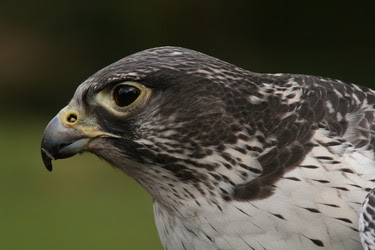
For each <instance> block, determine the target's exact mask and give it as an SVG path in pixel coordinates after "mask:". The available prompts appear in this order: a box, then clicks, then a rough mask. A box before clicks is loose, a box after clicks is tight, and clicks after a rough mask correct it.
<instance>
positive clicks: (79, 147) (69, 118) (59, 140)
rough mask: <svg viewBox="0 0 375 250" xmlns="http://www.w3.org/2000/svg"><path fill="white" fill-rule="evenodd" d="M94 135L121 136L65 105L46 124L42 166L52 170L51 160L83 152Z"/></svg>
mask: <svg viewBox="0 0 375 250" xmlns="http://www.w3.org/2000/svg"><path fill="white" fill-rule="evenodd" d="M96 137H112V138H121V136H117V135H114V134H111V133H107V132H104V131H101V130H100V129H99V128H98V127H97V125H96V124H95V122H93V121H92V120H90V119H88V118H87V117H86V118H85V117H83V116H81V115H80V114H79V112H77V111H76V110H74V109H72V108H71V107H69V106H67V107H65V108H64V109H62V110H61V111H60V113H59V114H57V115H56V116H55V117H54V118H53V119H52V120H51V121H50V122H49V124H48V125H47V127H46V129H45V131H44V134H43V138H42V145H41V153H42V159H43V163H44V166H45V167H46V168H47V169H48V170H49V171H52V160H57V159H63V158H68V157H71V156H73V155H75V154H77V153H80V152H83V151H84V150H85V149H86V148H87V147H86V146H87V145H88V144H89V142H90V140H91V139H93V138H96Z"/></svg>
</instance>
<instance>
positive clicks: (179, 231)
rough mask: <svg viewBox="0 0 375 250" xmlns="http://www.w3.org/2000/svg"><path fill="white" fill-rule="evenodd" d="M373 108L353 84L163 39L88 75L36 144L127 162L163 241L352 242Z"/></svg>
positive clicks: (58, 152)
mask: <svg viewBox="0 0 375 250" xmlns="http://www.w3.org/2000/svg"><path fill="white" fill-rule="evenodd" d="M121 91H122V92H121ZM120 92H121V93H120ZM124 93H125V94H124ZM129 93H130V94H129ZM133 99H134V100H133ZM124 104H125V105H124ZM374 105H375V93H374V91H372V90H370V89H367V88H364V87H359V86H356V85H354V84H346V83H343V82H341V81H338V80H333V79H328V78H322V77H315V76H305V75H293V74H258V73H253V72H249V71H246V70H243V69H241V68H238V67H236V66H233V65H231V64H228V63H226V62H223V61H220V60H218V59H216V58H213V57H209V56H207V55H204V54H202V53H199V52H195V51H192V50H187V49H183V48H177V47H161V48H155V49H150V50H146V51H143V52H140V53H137V54H134V55H131V56H129V57H126V58H124V59H122V60H120V61H118V62H116V63H114V64H112V65H110V66H108V67H106V68H104V69H103V70H101V71H99V72H98V73H96V74H95V75H93V76H92V77H90V78H89V79H88V80H87V81H85V82H84V83H82V84H81V85H80V86H79V87H78V89H77V91H76V93H75V95H74V97H73V99H72V100H71V102H70V103H69V105H68V106H67V107H66V108H64V109H63V110H62V111H61V112H60V113H59V115H58V116H57V117H56V118H54V120H52V121H51V124H50V125H49V126H48V127H47V129H46V132H45V135H44V137H43V140H42V155H43V159H44V161H45V164H46V166H47V167H51V159H58V158H63V157H69V156H72V155H74V154H75V153H78V152H82V151H89V152H92V153H94V154H96V155H98V156H99V157H101V158H104V159H105V160H107V161H108V162H109V163H111V164H112V165H114V166H116V167H117V168H120V169H122V170H123V171H125V172H126V173H128V174H129V175H130V176H132V177H133V178H134V179H136V180H137V181H138V182H139V183H140V184H141V185H142V186H143V187H144V188H145V189H146V190H147V191H148V192H149V193H150V194H151V195H152V196H153V198H154V211H155V219H156V224H157V227H158V231H159V234H160V238H161V241H162V243H163V245H164V247H165V248H168V249H184V248H185V249H192V248H197V249H210V248H222V249H228V248H231V249H240V248H250V249H301V248H327V249H358V247H360V246H361V241H360V237H359V232H358V219H359V216H360V213H361V204H362V202H363V201H364V200H365V197H366V195H367V193H368V192H369V191H370V190H371V189H372V188H373V187H374V183H375V178H374V177H375V162H374V152H373V150H374V146H375V141H374V138H375V131H374V128H375V121H374ZM61 132H63V133H61ZM61 134H64V135H66V136H65V137H64V136H63V137H62V136H61Z"/></svg>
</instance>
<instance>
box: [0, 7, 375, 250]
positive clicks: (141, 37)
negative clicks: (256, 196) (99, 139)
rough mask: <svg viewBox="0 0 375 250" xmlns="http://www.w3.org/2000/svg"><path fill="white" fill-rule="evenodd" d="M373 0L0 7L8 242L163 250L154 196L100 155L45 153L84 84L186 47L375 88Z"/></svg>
mask: <svg viewBox="0 0 375 250" xmlns="http://www.w3.org/2000/svg"><path fill="white" fill-rule="evenodd" d="M374 7H375V6H374V1H372V2H370V1H367V2H365V1H356V2H345V1H313V2H312V1H311V2H307V1H250V0H249V1H236V0H235V1H200V2H198V1H182V0H178V1H177V0H176V1H172V0H170V1H113V0H108V1H79V2H78V1H55V2H52V1H43V0H39V1H38V0H37V1H25V0H21V1H9V0H8V1H7V0H3V1H1V2H0V32H1V33H0V94H1V98H0V104H1V108H2V109H1V111H2V115H1V116H0V136H1V137H0V138H1V140H0V161H1V163H0V249H160V248H161V244H160V241H159V237H158V235H157V231H156V228H155V224H154V219H153V211H152V199H151V197H150V196H149V195H148V194H147V193H146V192H145V191H144V190H143V189H142V188H141V187H140V186H139V185H138V184H137V183H136V182H135V181H134V180H132V179H130V178H129V177H127V176H126V175H125V174H123V173H120V172H119V171H117V170H114V169H113V168H112V167H110V166H109V165H108V164H106V163H105V162H103V161H101V160H99V159H97V158H96V157H95V156H92V155H88V154H84V155H81V156H75V157H74V158H72V159H66V160H60V161H58V162H55V164H54V171H53V172H52V173H49V172H47V171H46V170H45V169H44V168H43V166H42V161H41V159H40V149H39V147H40V139H41V135H42V133H43V130H44V127H45V126H46V124H47V123H48V121H49V120H50V118H52V117H53V116H54V115H55V114H56V113H57V112H58V111H59V110H60V109H61V108H62V107H63V106H65V105H66V104H67V103H68V101H69V99H70V98H71V97H72V95H73V93H74V90H75V89H76V87H77V86H78V84H79V83H80V82H82V81H83V80H85V79H86V78H87V77H89V76H90V75H91V74H93V73H95V72H96V71H97V70H99V69H100V68H102V67H104V66H106V65H108V64H110V63H112V62H114V61H116V60H118V59H120V58H122V57H124V56H126V55H128V54H130V53H134V52H137V51H139V50H143V49H147V48H151V47H155V46H162V45H176V46H182V47H187V48H191V49H195V50H199V51H202V52H204V53H207V54H210V55H213V56H216V57H218V58H221V59H224V60H226V61H229V62H231V63H233V64H236V65H238V66H241V67H243V68H246V69H249V70H252V71H256V72H275V73H276V72H289V73H303V74H313V75H322V76H328V77H332V78H338V79H341V80H344V81H347V82H355V83H357V84H360V85H364V86H368V87H375V85H373V84H375V82H374V77H373V75H374V68H375V49H374V47H375V17H374V14H373V12H374Z"/></svg>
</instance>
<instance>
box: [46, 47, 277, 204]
mask: <svg viewBox="0 0 375 250" xmlns="http://www.w3.org/2000/svg"><path fill="white" fill-rule="evenodd" d="M257 77H259V76H258V74H256V73H250V72H248V71H245V70H243V69H240V68H237V67H236V66H233V65H231V64H228V63H226V62H223V61H220V60H218V59H216V58H213V57H210V56H207V55H204V54H202V53H199V52H196V51H192V50H188V49H183V48H177V47H161V48H154V49H149V50H145V51H142V52H139V53H136V54H133V55H130V56H128V57H126V58H123V59H121V60H120V61H118V62H115V63H114V64H112V65H109V66H108V67H106V68H104V69H102V70H100V71H99V72H97V73H96V74H94V75H93V76H91V77H90V78H89V79H87V80H86V81H85V82H83V83H82V84H81V85H80V86H79V87H78V89H77V90H76V92H75V94H74V96H73V98H72V100H71V101H70V103H69V104H68V105H67V106H66V107H65V108H63V109H62V110H61V111H60V112H59V113H58V114H57V115H56V117H55V118H53V119H52V120H51V122H50V123H49V125H48V126H47V128H46V130H45V132H44V136H43V139H42V158H43V161H44V164H45V166H46V167H47V169H49V170H52V164H51V160H55V159H60V158H66V157H71V156H73V155H75V154H77V153H81V152H91V153H94V154H95V155H97V156H99V157H100V158H103V159H105V160H106V161H108V162H109V163H110V164H112V165H114V166H115V167H117V168H120V169H121V170H123V171H124V172H126V173H127V174H129V175H130V176H132V177H133V178H134V179H136V180H137V181H138V182H140V183H141V184H142V185H143V186H144V187H145V188H146V189H147V190H148V191H149V192H150V193H151V194H152V195H153V197H154V198H163V197H164V198H166V194H168V195H170V194H173V195H175V196H181V195H183V196H189V197H194V196H196V195H195V193H197V194H198V195H201V196H207V195H208V194H211V196H212V195H214V196H219V197H221V198H222V199H226V200H228V199H230V198H231V197H232V196H237V197H240V196H241V195H243V191H241V190H242V189H243V187H242V186H241V185H242V184H243V183H249V181H251V180H253V179H255V178H256V177H257V176H259V175H260V174H261V173H262V171H263V170H262V167H261V165H260V163H259V162H258V160H255V158H256V156H257V155H258V154H259V153H260V151H262V150H263V148H262V145H263V144H264V143H265V141H264V137H263V136H264V135H262V134H261V133H259V132H257V131H256V127H255V123H254V121H253V120H252V119H256V117H255V116H254V117H253V116H252V114H250V111H249V110H250V108H249V107H250V106H252V110H253V111H254V112H255V111H257V112H259V111H260V112H263V111H262V110H261V109H259V108H260V106H262V105H264V104H260V102H259V101H258V99H260V97H261V94H260V92H259V87H257V85H255V84H254V83H253V82H252V80H254V82H255V79H256V78H257ZM269 80H270V79H269ZM257 96H258V97H257ZM250 97H252V98H250ZM258 104H260V106H259V105H258ZM257 107H258V108H257ZM254 114H255V113H254ZM176 183H179V185H178V188H177V187H175V186H174V185H175V184H176ZM253 184H254V183H251V185H250V186H251V188H250V189H251V192H250V193H248V192H247V194H246V195H245V196H247V195H253V194H254V193H256V194H259V192H260V191H261V190H259V187H257V185H253ZM254 187H255V188H254ZM176 189H179V190H176ZM248 189H249V188H246V190H248ZM188 190H189V191H188ZM245 198H246V197H245Z"/></svg>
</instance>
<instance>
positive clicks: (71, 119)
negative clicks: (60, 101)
mask: <svg viewBox="0 0 375 250" xmlns="http://www.w3.org/2000/svg"><path fill="white" fill-rule="evenodd" d="M77 119H78V116H77V115H76V114H74V113H70V114H69V115H68V117H67V119H66V120H67V121H68V123H70V124H74V123H76V122H77Z"/></svg>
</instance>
